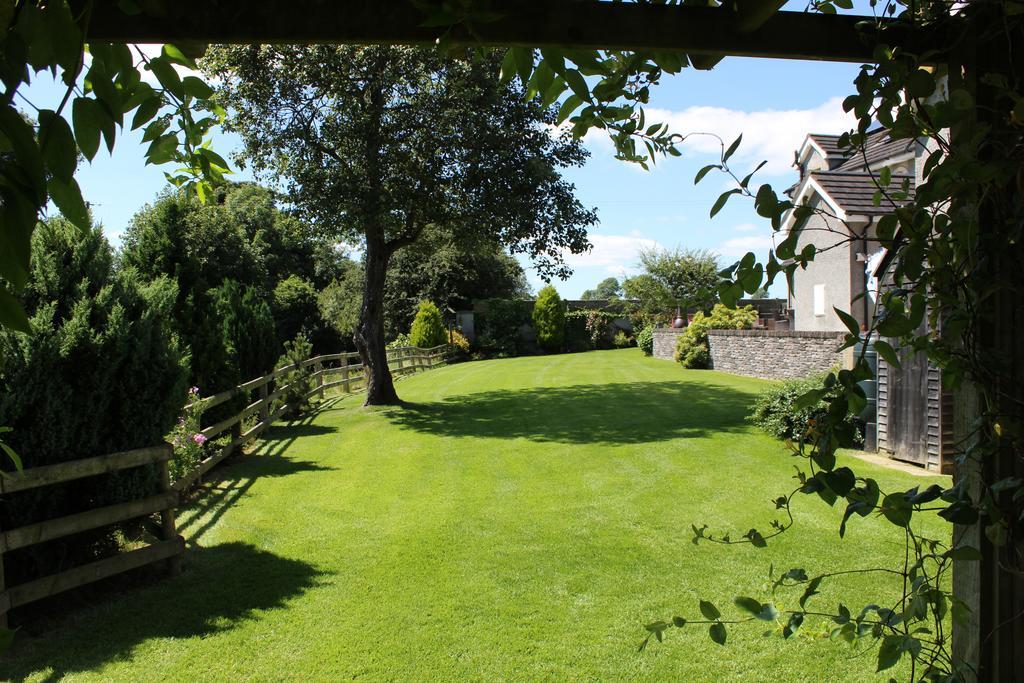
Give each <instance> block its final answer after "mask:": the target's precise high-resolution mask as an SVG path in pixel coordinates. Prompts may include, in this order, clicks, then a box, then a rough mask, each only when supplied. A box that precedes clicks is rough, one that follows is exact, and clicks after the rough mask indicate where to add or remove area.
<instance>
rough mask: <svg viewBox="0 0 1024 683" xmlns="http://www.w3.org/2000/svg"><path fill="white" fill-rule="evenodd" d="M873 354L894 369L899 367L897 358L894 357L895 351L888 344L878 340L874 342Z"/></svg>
mask: <svg viewBox="0 0 1024 683" xmlns="http://www.w3.org/2000/svg"><path fill="white" fill-rule="evenodd" d="M874 346H875V353H877V354H878V355H879V356H881V357H882V359H883V360H884V361H885V362H886V363H888V364H889V365H891V366H892V367H894V368H897V369H899V368H900V367H902V366H901V365H900V359H899V356H897V355H896V350H895V349H894V348H892V345H890V344H889V342H886V341H882V340H881V339H878V340H876V341H875V345H874Z"/></svg>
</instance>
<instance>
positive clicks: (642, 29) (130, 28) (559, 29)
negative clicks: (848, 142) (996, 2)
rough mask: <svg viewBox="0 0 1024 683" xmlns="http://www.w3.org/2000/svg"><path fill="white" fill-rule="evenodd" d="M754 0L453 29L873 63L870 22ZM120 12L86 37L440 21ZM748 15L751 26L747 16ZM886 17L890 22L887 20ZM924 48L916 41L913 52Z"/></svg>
mask: <svg viewBox="0 0 1024 683" xmlns="http://www.w3.org/2000/svg"><path fill="white" fill-rule="evenodd" d="M756 2H757V0H753V2H752V0H746V2H745V3H741V2H737V3H735V4H729V5H724V6H722V7H716V8H713V7H696V6H683V5H659V4H634V3H611V2H596V1H593V0H577V1H575V2H571V1H566V0H545V1H540V2H538V1H537V0H519V1H518V2H504V1H503V2H497V3H494V5H493V6H494V7H495V9H496V11H497V12H499V13H500V14H501V15H502V17H501V18H500V19H498V20H496V21H490V22H486V23H477V24H475V25H474V26H473V33H474V34H475V35H471V34H470V33H469V32H467V31H466V30H465V29H464V28H461V27H457V28H456V29H455V30H453V31H452V32H451V35H449V36H448V38H449V40H450V42H451V43H452V44H454V45H479V44H485V45H493V46H528V47H575V48H590V49H607V50H636V51H675V52H685V53H688V54H695V55H712V56H727V55H728V56H745V57H771V58H779V59H805V60H806V59H810V60H826V61H841V62H867V61H871V60H872V48H871V45H872V41H871V40H870V39H869V40H865V39H864V38H863V37H862V31H863V30H867V31H875V30H876V29H874V28H872V26H873V23H874V19H872V18H870V17H858V16H848V15H824V14H809V13H804V12H774V13H770V15H769V16H768V17H767V18H766V19H764V20H763V21H761V19H762V17H761V16H756V13H751V12H750V8H749V7H745V6H744V5H750V4H754V3H756ZM141 4H142V5H143V6H144V7H145V8H146V11H145V12H144V13H142V14H137V15H135V16H128V15H125V14H123V13H122V12H121V11H120V10H119V9H118V5H117V3H115V2H100V3H94V5H93V10H92V17H91V20H90V23H89V29H88V35H89V38H90V39H92V40H103V41H109V42H135V43H164V42H200V43H298V44H314V43H353V44H355V43H362V44H373V43H375V44H411V45H427V44H433V43H434V42H435V41H436V39H437V37H438V36H439V34H440V33H442V32H443V29H442V28H438V27H436V26H435V27H425V26H423V22H424V15H423V13H422V12H421V11H420V10H418V9H416V8H415V7H414V6H413V5H412V4H411V3H410V2H408V0H249V1H243V0H234V1H232V0H220V1H219V2H218V1H213V0H174V1H169V2H166V3H160V2H152V1H151V2H143V3H141ZM751 15H755V16H756V21H755V22H753V23H754V25H753V26H751V23H752V22H749V21H744V17H745V16H751ZM890 23H891V22H890ZM887 30H889V31H892V32H893V33H896V32H899V35H893V36H892V41H893V42H896V41H898V42H899V44H901V45H903V46H905V47H906V46H910V47H911V48H913V47H914V46H915V38H916V36H915V34H914V33H913V32H912V31H910V30H908V29H907V28H900V27H897V26H892V27H890V28H889V29H887ZM927 47H928V46H927V45H921V46H920V49H919V50H917V51H924V50H925V49H926V48H927Z"/></svg>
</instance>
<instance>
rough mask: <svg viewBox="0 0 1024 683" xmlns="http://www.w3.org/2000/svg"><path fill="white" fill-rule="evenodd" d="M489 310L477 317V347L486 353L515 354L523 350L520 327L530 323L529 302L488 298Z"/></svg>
mask: <svg viewBox="0 0 1024 683" xmlns="http://www.w3.org/2000/svg"><path fill="white" fill-rule="evenodd" d="M486 306H487V312H486V313H484V314H482V315H480V316H478V318H477V336H476V347H477V348H478V349H479V350H480V351H481V352H483V353H485V354H497V355H499V356H515V355H517V354H518V353H520V352H521V351H522V348H521V346H522V345H521V341H520V338H519V328H520V327H522V326H523V325H526V324H529V322H530V313H529V308H528V305H527V302H525V301H519V300H517V299H488V300H487V303H486Z"/></svg>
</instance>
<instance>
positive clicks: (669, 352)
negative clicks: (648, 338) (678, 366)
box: [653, 327, 686, 360]
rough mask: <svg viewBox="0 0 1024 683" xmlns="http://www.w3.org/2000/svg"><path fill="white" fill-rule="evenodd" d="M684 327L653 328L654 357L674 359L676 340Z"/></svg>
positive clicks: (684, 329) (683, 330)
mask: <svg viewBox="0 0 1024 683" xmlns="http://www.w3.org/2000/svg"><path fill="white" fill-rule="evenodd" d="M685 331H686V328H685V327H683V328H680V329H676V328H674V327H661V328H658V329H656V330H654V353H653V355H654V357H655V358H661V359H663V360H675V357H676V340H677V339H678V338H679V335H681V334H682V333H683V332H685Z"/></svg>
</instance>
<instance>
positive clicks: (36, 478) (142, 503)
mask: <svg viewBox="0 0 1024 683" xmlns="http://www.w3.org/2000/svg"><path fill="white" fill-rule="evenodd" d="M450 350H451V347H450V346H448V345H444V346H437V347H434V348H431V349H418V348H414V347H403V348H398V349H390V350H389V351H388V367H389V368H390V369H391V372H392V374H393V375H397V376H403V375H406V374H409V373H412V372H416V371H417V370H426V369H430V368H432V367H434V366H435V365H438V364H439V363H443V362H444V361H445V360H447V358H448V356H449V353H450ZM353 361H355V362H353ZM301 366H302V367H307V368H309V367H311V368H312V373H311V375H310V376H309V381H310V382H311V387H312V388H311V389H310V390H309V391H308V392H307V393H306V395H305V396H304V400H308V399H310V398H312V397H313V396H314V395H316V396H317V397H319V398H320V399H323V398H324V395H325V392H326V391H327V390H328V389H332V388H337V387H340V388H341V389H342V391H344V392H346V393H355V392H358V391H361V390H363V389H364V388H365V378H364V373H363V366H362V365H361V364H360V363H359V354H357V353H336V354H329V355H326V356H317V357H316V358H310V359H308V360H305V361H303V362H302V363H301ZM295 369H296V366H295V365H289V366H287V367H283V368H279V369H277V370H275V371H273V372H271V373H269V374H267V375H264V376H263V377H258V378H256V379H253V380H249V381H248V382H245V383H243V384H240V385H238V386H237V387H235V388H234V389H229V390H228V391H224V392H222V393H219V394H215V395H213V396H208V397H206V398H203V399H200V401H199V403H200V406H199V407H200V409H201V410H202V411H204V412H205V411H207V410H209V409H211V408H213V407H215V406H218V405H221V404H223V403H225V402H227V401H230V400H232V399H234V398H237V397H239V396H245V397H246V403H247V405H246V407H245V408H243V409H242V410H241V411H240V412H239V413H237V414H236V415H232V416H231V417H229V418H227V419H224V420H221V421H220V422H217V423H216V424H213V425H210V426H209V427H206V428H205V429H203V430H202V432H201V433H202V434H203V435H204V436H205V437H206V438H207V439H209V440H210V442H211V443H212V441H213V440H214V439H216V438H218V437H220V436H222V435H224V434H225V433H226V432H228V431H229V430H230V431H231V439H230V441H228V442H227V443H226V444H224V445H223V446H221V447H220V448H219V449H217V450H215V451H214V452H213V453H211V454H210V456H209V457H207V458H206V459H204V460H203V461H202V462H200V463H199V464H198V466H197V467H196V468H195V469H194V470H193V471H192V472H190V473H189V474H187V475H186V476H184V477H182V478H181V479H179V480H177V481H175V482H173V483H172V482H171V479H170V470H169V468H168V461H169V460H170V459H171V457H172V455H173V449H172V447H171V445H170V444H167V443H163V444H160V445H157V446H151V447H148V448H139V449H136V450H131V451H124V452H121V453H111V454H109V455H100V456H97V457H94V458H85V459H82V460H72V461H69V462H64V463H60V464H57V465H48V466H45V467H36V468H31V469H26V470H24V471H22V472H19V473H16V474H10V475H5V476H3V477H0V496H3V495H5V494H9V493H17V492H20V491H28V490H31V489H36V488H40V487H44V486H52V485H54V484H63V483H66V482H70V481H75V480H78V479H83V478H85V477H93V476H96V475H101V474H107V473H110V472H116V471H119V470H126V469H131V468H133V467H141V466H144V465H150V464H155V465H157V467H158V469H159V472H160V492H159V493H157V494H156V495H152V496H148V497H145V498H139V499H136V500H130V501H127V502H124V503H118V504H116V505H109V506H107V507H101V508H96V509H94V510H86V511H84V512H78V513H75V514H72V515H68V516H66V517H60V518H57V519H50V520H46V521H44V522H38V523H35V524H30V525H28V526H23V527H19V528H17V529H9V530H7V531H2V530H0V628H6V627H7V613H8V612H9V611H10V610H11V609H13V608H15V607H19V606H21V605H25V604H27V603H30V602H35V601H36V600H41V599H43V598H47V597H50V596H52V595H56V594H58V593H61V592H63V591H66V590H70V589H72V588H78V587H79V586H83V585H85V584H88V583H92V582H94V581H99V580H100V579H105V578H108V577H110V576H115V575H117V574H120V573H122V572H126V571H130V570H132V569H138V568H140V567H143V566H146V565H148V564H152V563H155V562H163V561H166V562H167V568H168V571H169V572H170V573H172V574H175V573H177V572H178V571H180V568H181V555H182V553H183V552H184V551H185V542H184V539H182V538H181V536H179V535H178V533H177V531H176V530H175V525H174V510H175V509H176V508H177V507H178V503H179V500H180V495H181V492H182V491H184V490H186V489H188V488H189V487H191V486H193V485H195V484H196V483H198V482H199V481H200V479H201V478H202V476H203V475H204V474H206V473H207V472H209V471H210V470H211V469H212V468H213V467H214V466H216V465H217V464H218V463H219V462H221V461H223V460H224V459H225V458H227V457H228V456H229V455H231V454H232V453H234V452H236V451H237V450H238V449H239V448H240V447H241V446H243V445H244V444H245V443H247V442H248V441H251V440H252V439H254V438H255V437H256V436H257V435H259V434H260V432H262V431H263V430H265V429H266V428H267V427H269V426H270V425H271V424H273V422H274V421H275V420H276V419H278V418H280V417H281V416H282V415H284V414H285V413H286V412H288V411H289V410H291V409H292V408H293V407H294V406H291V405H288V404H286V403H284V402H283V401H282V400H281V399H282V397H283V396H285V395H286V393H287V391H288V389H289V388H290V385H283V386H277V383H276V380H277V378H278V377H281V376H282V375H284V374H286V373H288V372H290V371H293V370H295ZM254 393H255V394H256V398H255V400H253V394H254ZM254 415H258V421H257V422H256V423H255V424H254V425H252V426H249V427H247V428H245V429H244V431H243V425H244V423H245V421H246V420H247V419H248V418H250V417H252V416H254ZM156 513H159V514H160V522H161V525H160V538H159V540H158V541H156V542H154V543H151V544H149V545H147V546H145V547H142V548H136V549H133V550H129V551H126V552H123V553H119V554H117V555H114V556H112V557H107V558H103V559H102V560H97V561H95V562H90V563H88V564H85V565H81V566H78V567H74V568H72V569H68V570H65V571H62V572H59V573H57V574H53V575H50V576H45V577H41V578H38V579H34V580H32V581H29V582H27V583H21V584H18V585H16V586H6V585H5V583H4V567H3V555H4V553H6V552H7V551H12V550H18V549H20V548H26V547H29V546H33V545H38V544H40V543H45V542H47V541H52V540H56V539H59V538H64V537H66V536H70V535H72V534H77V533H80V532H83V531H88V530H90V529H98V528H101V527H105V526H109V525H111V524H117V523H119V522H125V521H127V520H130V519H136V518H139V517H143V516H146V515H152V514H156Z"/></svg>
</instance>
